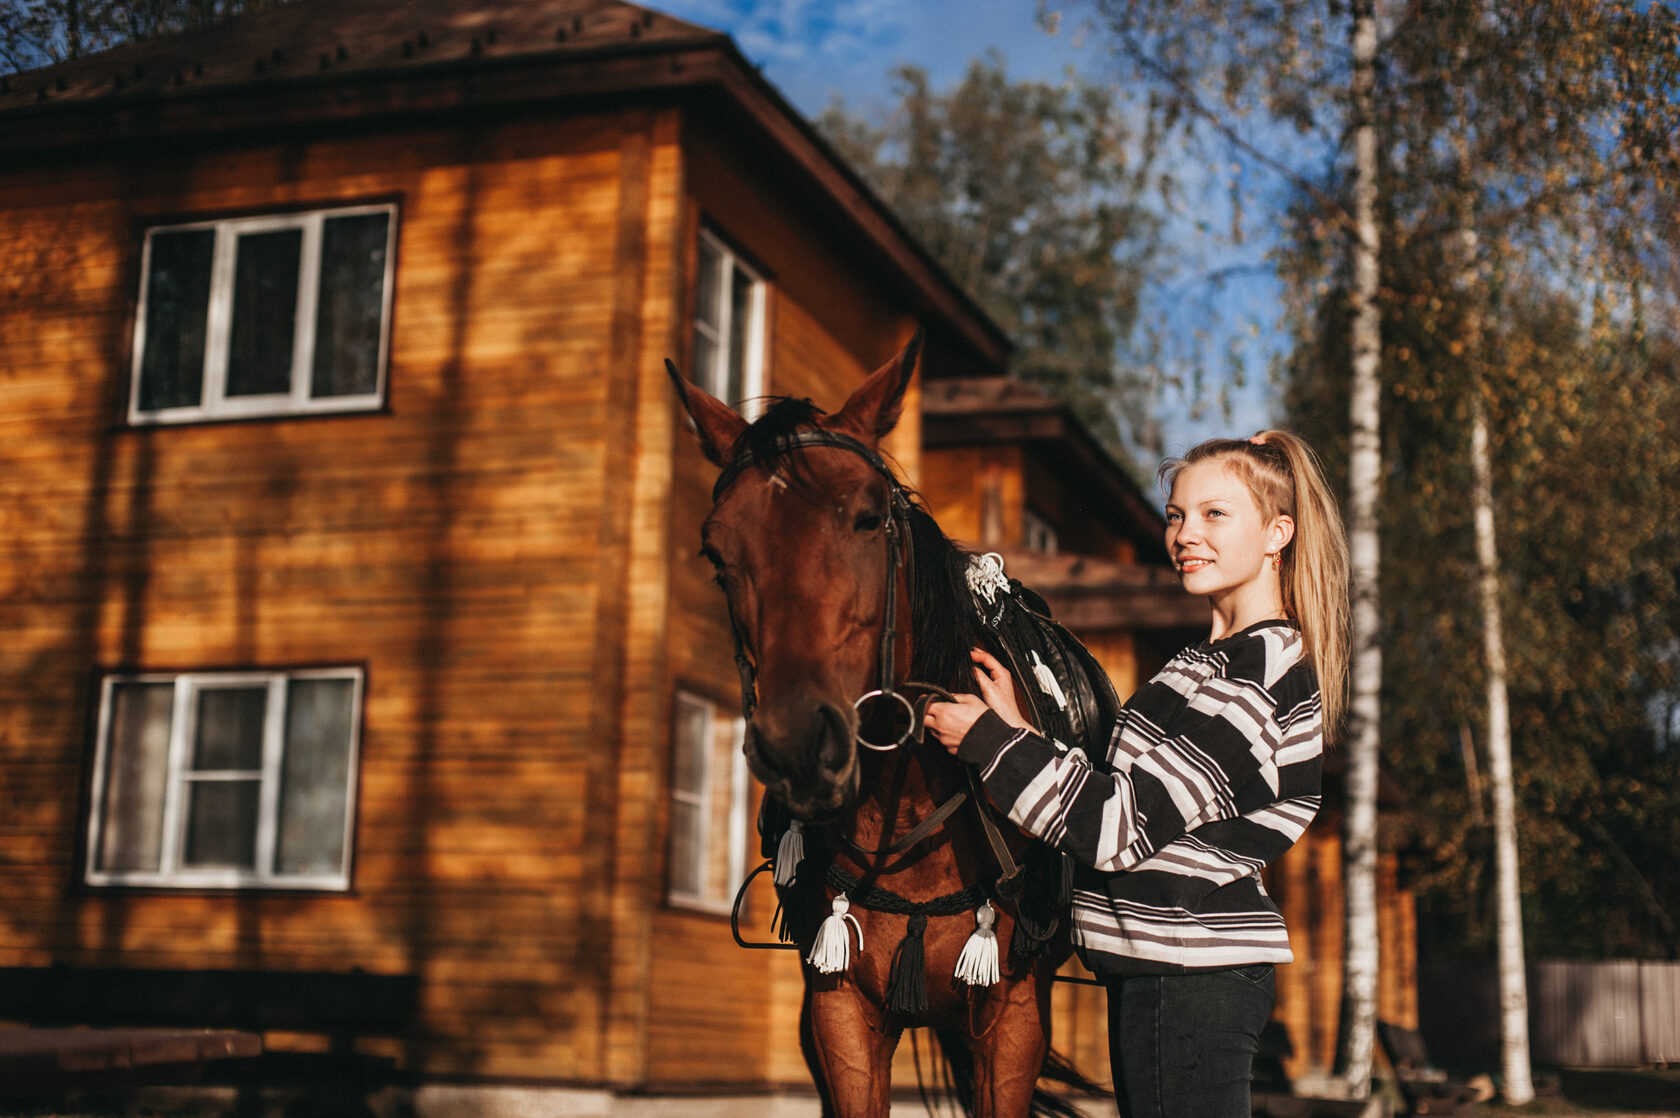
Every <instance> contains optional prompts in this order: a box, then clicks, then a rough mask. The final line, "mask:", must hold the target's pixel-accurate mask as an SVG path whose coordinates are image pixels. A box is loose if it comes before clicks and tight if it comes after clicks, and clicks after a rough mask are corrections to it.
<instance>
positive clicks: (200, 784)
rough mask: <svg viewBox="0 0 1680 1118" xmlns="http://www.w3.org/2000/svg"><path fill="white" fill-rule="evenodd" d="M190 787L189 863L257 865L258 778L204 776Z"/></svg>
mask: <svg viewBox="0 0 1680 1118" xmlns="http://www.w3.org/2000/svg"><path fill="white" fill-rule="evenodd" d="M188 787H189V788H190V789H191V792H190V799H189V801H188V804H189V806H188V814H187V847H186V853H185V856H184V857H183V858H182V859H181V861H182V864H183V865H188V866H200V867H208V866H226V867H233V868H237V869H255V868H256V864H257V793H258V791H259V790H260V788H261V784H260V783H259V782H258V781H255V780H201V781H194V782H193V783H192V784H191V785H189V786H188Z"/></svg>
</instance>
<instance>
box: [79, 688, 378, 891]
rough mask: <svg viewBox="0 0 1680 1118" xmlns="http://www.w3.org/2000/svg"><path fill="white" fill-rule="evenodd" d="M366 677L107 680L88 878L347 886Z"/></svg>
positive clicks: (184, 884) (191, 884)
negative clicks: (363, 689)
mask: <svg viewBox="0 0 1680 1118" xmlns="http://www.w3.org/2000/svg"><path fill="white" fill-rule="evenodd" d="M361 705H362V673H361V672H360V671H359V670H358V669H355V668H335V669H326V670H315V671H295V672H217V673H202V674H200V673H193V674H187V675H120V676H119V675H112V676H107V677H105V679H104V680H103V681H102V684H101V688H100V702H99V730H98V734H99V736H98V742H97V749H96V753H95V758H94V775H93V795H92V811H91V815H90V818H89V821H88V854H87V870H86V877H87V882H88V884H90V885H147V886H163V887H178V888H240V887H255V888H265V889H347V888H349V886H350V833H351V832H350V824H351V817H352V808H353V806H354V804H355V792H356V787H355V785H356V750H357V744H358V742H357V738H358V735H359V727H360V723H361Z"/></svg>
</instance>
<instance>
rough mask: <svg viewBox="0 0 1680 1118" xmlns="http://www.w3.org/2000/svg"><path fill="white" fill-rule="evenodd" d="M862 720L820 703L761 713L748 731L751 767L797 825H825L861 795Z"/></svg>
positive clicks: (750, 724) (748, 763) (749, 766)
mask: <svg viewBox="0 0 1680 1118" xmlns="http://www.w3.org/2000/svg"><path fill="white" fill-rule="evenodd" d="M856 733H857V727H856V715H855V714H853V713H852V711H851V710H849V709H846V708H843V707H839V706H836V705H834V704H833V703H826V702H819V703H816V704H814V705H811V706H805V707H802V708H796V709H795V710H793V711H776V710H767V709H764V708H760V710H759V711H758V713H757V714H756V715H755V716H754V717H753V720H752V722H750V723H748V725H747V740H746V754H747V767H748V768H749V769H751V770H752V774H753V775H754V776H755V777H757V778H758V779H759V780H760V781H762V782H763V784H764V787H765V790H766V791H768V792H769V793H770V795H772V796H774V797H775V798H776V799H777V800H778V801H779V802H781V804H782V805H783V806H784V807H786V808H787V809H788V811H789V812H790V813H791V814H792V815H793V817H794V818H795V819H800V820H805V821H810V820H816V819H825V818H828V817H829V816H832V815H835V814H837V813H839V812H840V811H841V810H842V809H844V808H846V807H848V806H850V804H851V802H852V800H853V798H854V797H855V796H856V794H857V786H858V770H857V746H856Z"/></svg>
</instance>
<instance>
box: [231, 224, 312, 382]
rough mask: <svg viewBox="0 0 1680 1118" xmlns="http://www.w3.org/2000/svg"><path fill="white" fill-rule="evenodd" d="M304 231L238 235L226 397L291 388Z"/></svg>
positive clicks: (286, 230)
mask: <svg viewBox="0 0 1680 1118" xmlns="http://www.w3.org/2000/svg"><path fill="white" fill-rule="evenodd" d="M302 251H303V231H302V230H301V229H281V230H278V231H276V232H273V233H248V234H246V235H245V236H243V237H240V238H239V251H238V254H237V256H236V258H235V261H234V268H233V331H232V334H231V335H230V337H229V340H228V367H227V389H226V392H227V395H229V396H267V395H273V394H275V393H281V394H284V393H287V392H290V391H291V390H292V344H293V340H294V339H293V331H294V330H295V328H296V322H297V289H298V257H299V254H300V253H301V252H302Z"/></svg>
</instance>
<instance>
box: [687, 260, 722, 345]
mask: <svg viewBox="0 0 1680 1118" xmlns="http://www.w3.org/2000/svg"><path fill="white" fill-rule="evenodd" d="M722 275H723V254H722V253H721V252H719V251H718V250H717V246H716V245H714V244H712V243H711V242H710V241H708V240H704V239H702V240H701V242H700V260H699V267H698V269H697V271H696V274H695V287H694V318H695V321H697V322H704V323H705V324H706V325H708V326H710V327H712V328H713V329H714V330H715V329H719V328H721V327H722V325H723V304H722V303H721V302H719V301H718V295H719V293H720V292H721V291H722V287H721V285H720V283H719V281H720V280H721V278H722Z"/></svg>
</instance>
